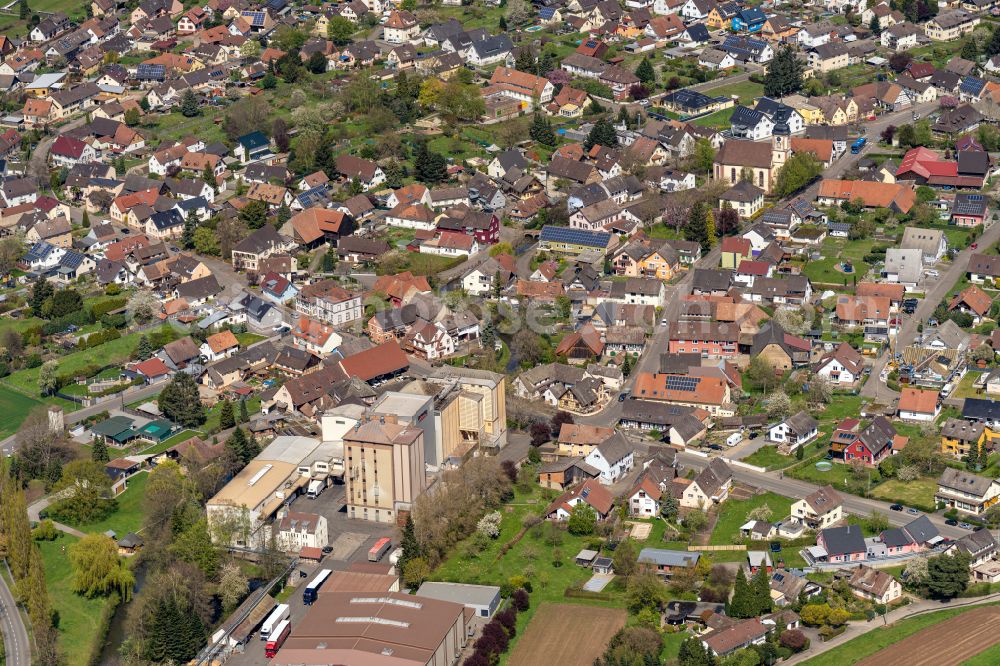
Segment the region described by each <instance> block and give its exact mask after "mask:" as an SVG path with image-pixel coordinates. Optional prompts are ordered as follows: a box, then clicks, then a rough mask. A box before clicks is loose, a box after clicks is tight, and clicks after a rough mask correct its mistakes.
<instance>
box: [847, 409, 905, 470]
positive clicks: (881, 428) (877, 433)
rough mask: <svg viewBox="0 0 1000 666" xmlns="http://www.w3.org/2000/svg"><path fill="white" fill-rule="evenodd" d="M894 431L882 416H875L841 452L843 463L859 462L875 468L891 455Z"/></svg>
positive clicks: (895, 434)
mask: <svg viewBox="0 0 1000 666" xmlns="http://www.w3.org/2000/svg"><path fill="white" fill-rule="evenodd" d="M897 438H898V435H897V433H896V429H895V428H894V427H893V426H892V424H891V423H890V422H889V420H888V419H886V418H885V417H884V416H876V417H875V418H874V419H873V420H872V422H871V423H869V424H868V426H867V427H866V428H865V429H864V430H862V431H861V432H860V433H859V434H858V436H857V437H856V438H854V439H853V441H851V443H850V444H848V445H847V447H846V448H845V449H844V450H843V462H848V463H849V462H851V461H852V460H860V461H861V462H863V463H864V464H866V465H871V466H875V465H878V464H879V463H880V462H882V461H883V460H885V459H886V458H888V457H889V456H891V455H893V453H894V443H895V442H896V441H897Z"/></svg>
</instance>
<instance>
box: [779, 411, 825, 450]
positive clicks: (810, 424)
mask: <svg viewBox="0 0 1000 666" xmlns="http://www.w3.org/2000/svg"><path fill="white" fill-rule="evenodd" d="M818 435H819V422H818V421H817V420H816V419H814V418H813V417H812V416H811V415H810V414H809V413H808V412H805V411H799V412H797V413H796V414H793V415H791V416H789V417H788V418H786V419H785V420H784V421H782V422H781V423H778V424H776V425H774V426H771V428H770V429H769V430H768V439H769V440H771V441H772V442H777V443H778V445H779V448H783V449H785V450H787V451H789V452H791V451H794V450H795V449H797V448H798V447H800V446H805V445H806V444H808V443H809V442H811V441H812V440H814V439H816V437H817V436H818Z"/></svg>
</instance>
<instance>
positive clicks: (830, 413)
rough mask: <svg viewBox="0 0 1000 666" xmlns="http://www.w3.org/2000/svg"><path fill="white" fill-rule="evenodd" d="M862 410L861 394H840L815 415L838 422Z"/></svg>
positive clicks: (832, 422)
mask: <svg viewBox="0 0 1000 666" xmlns="http://www.w3.org/2000/svg"><path fill="white" fill-rule="evenodd" d="M860 411H861V396H857V395H838V396H836V397H834V399H833V401H832V402H831V403H830V404H829V405H827V406H826V408H825V409H824V410H823V411H822V412H819V413H818V414H816V415H815V416H816V418H818V419H819V420H820V421H829V422H830V423H831V424H836V423H838V422H839V421H841V420H842V419H845V418H847V417H849V416H854V417H856V416H857V415H858V413H859V412H860Z"/></svg>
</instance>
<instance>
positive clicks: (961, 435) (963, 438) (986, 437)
mask: <svg viewBox="0 0 1000 666" xmlns="http://www.w3.org/2000/svg"><path fill="white" fill-rule="evenodd" d="M992 439H993V431H992V430H990V429H989V428H987V427H986V425H985V424H983V423H977V422H972V423H970V422H969V421H966V420H964V419H956V418H949V419H948V420H947V421H945V422H944V423H943V424H941V453H944V454H945V455H950V456H952V457H954V458H960V459H961V458H965V457H966V456H968V455H969V454H970V453H971V452H973V451H974V452H976V453H978V452H980V451H981V450H982V448H983V446H984V445H986V444H987V442H989V441H992Z"/></svg>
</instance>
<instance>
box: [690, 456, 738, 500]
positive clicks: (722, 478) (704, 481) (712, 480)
mask: <svg viewBox="0 0 1000 666" xmlns="http://www.w3.org/2000/svg"><path fill="white" fill-rule="evenodd" d="M732 478H733V470H731V469H730V468H729V465H727V464H726V463H725V462H723V461H722V459H721V458H713V459H712V462H710V463H709V464H708V467H706V468H705V469H703V470H701V472H700V473H699V474H698V476H696V477H695V478H694V482H695V483H697V484H698V487H699V488H700V489H701V491H702V492H703V493H705V495H706V496H708V497H711V496H713V495H714V494H715V493H716V492H718V490H719V489H720V488H721V487H722V486H723V485H725V483H726V482H727V481H729V480H730V479H732Z"/></svg>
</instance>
